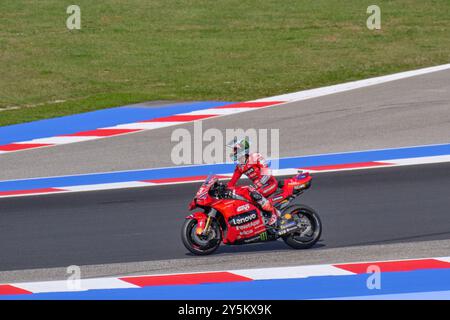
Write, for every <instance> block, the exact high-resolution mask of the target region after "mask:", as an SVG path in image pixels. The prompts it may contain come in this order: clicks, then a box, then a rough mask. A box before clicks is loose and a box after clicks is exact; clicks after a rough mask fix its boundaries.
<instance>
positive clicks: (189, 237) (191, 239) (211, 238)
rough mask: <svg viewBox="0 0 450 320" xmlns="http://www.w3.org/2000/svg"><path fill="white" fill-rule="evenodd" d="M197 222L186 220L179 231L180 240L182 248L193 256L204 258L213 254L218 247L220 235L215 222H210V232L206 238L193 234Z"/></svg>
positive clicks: (218, 227)
mask: <svg viewBox="0 0 450 320" xmlns="http://www.w3.org/2000/svg"><path fill="white" fill-rule="evenodd" d="M196 228H197V220H195V219H186V220H185V221H184V224H183V227H182V229H181V240H182V241H183V244H184V246H185V247H186V249H188V250H189V251H190V252H192V253H193V254H195V255H199V256H204V255H208V254H211V253H213V252H214V251H216V250H217V248H219V246H220V242H221V241H222V233H221V232H220V226H219V223H218V222H217V220H215V219H213V220H212V221H211V231H210V233H209V235H208V236H199V235H197V234H196V233H195V229H196Z"/></svg>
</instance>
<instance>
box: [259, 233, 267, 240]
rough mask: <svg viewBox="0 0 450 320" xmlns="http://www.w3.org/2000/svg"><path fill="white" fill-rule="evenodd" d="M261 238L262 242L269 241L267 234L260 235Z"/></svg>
mask: <svg viewBox="0 0 450 320" xmlns="http://www.w3.org/2000/svg"><path fill="white" fill-rule="evenodd" d="M259 238H260V239H261V241H266V240H267V232H265V231H264V232H263V233H261V234H260V235H259Z"/></svg>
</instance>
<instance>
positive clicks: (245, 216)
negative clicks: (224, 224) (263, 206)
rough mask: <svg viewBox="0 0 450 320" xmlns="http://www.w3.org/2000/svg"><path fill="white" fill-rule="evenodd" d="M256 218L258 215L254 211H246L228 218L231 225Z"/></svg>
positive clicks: (237, 224)
mask: <svg viewBox="0 0 450 320" xmlns="http://www.w3.org/2000/svg"><path fill="white" fill-rule="evenodd" d="M256 219H258V215H257V214H256V212H255V211H251V212H246V213H243V214H240V215H237V216H234V217H232V218H230V219H229V220H228V223H229V224H230V225H231V226H239V225H242V224H246V223H249V222H252V221H254V220H256Z"/></svg>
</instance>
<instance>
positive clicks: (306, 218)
mask: <svg viewBox="0 0 450 320" xmlns="http://www.w3.org/2000/svg"><path fill="white" fill-rule="evenodd" d="M311 180H312V177H311V176H310V175H309V173H303V172H301V171H299V173H298V174H297V175H296V176H294V177H292V178H289V179H285V180H284V181H280V182H279V184H278V190H277V191H276V192H275V193H274V194H273V195H272V196H271V197H270V198H269V201H271V202H272V204H273V205H274V206H275V207H276V208H277V209H278V210H279V211H280V212H281V217H280V218H279V222H278V223H277V224H276V225H275V226H269V225H267V222H268V220H269V219H270V213H267V212H264V211H262V210H260V209H259V208H258V207H257V206H255V205H254V204H253V202H252V200H251V198H250V196H249V192H248V190H245V189H246V188H247V189H248V188H250V186H236V187H234V188H233V189H231V190H230V189H227V188H226V185H225V184H224V183H221V182H219V179H218V178H217V177H216V176H208V178H206V180H205V181H204V182H203V184H202V185H201V186H200V189H199V190H198V191H197V194H196V195H195V197H194V199H193V200H192V202H191V203H190V205H189V210H194V209H195V208H199V209H201V210H202V211H198V212H195V213H193V214H191V215H189V216H188V217H186V220H185V222H184V224H183V227H182V232H181V238H182V241H183V244H184V246H185V247H186V248H187V249H188V250H189V251H190V252H192V253H194V254H196V255H208V254H211V253H213V252H214V251H215V250H217V248H218V247H219V246H220V244H221V243H222V242H223V243H224V244H227V245H238V244H249V243H256V242H265V241H274V240H277V239H279V238H282V239H283V241H284V242H285V243H286V244H287V245H289V246H290V247H292V248H294V249H307V248H310V247H312V246H313V245H314V244H315V243H316V242H317V241H318V240H319V239H320V235H321V233H322V223H321V221H320V218H319V216H318V214H317V213H316V212H315V211H314V210H313V209H312V208H310V207H308V206H305V205H301V204H295V205H291V202H292V201H293V200H294V199H295V198H296V197H298V196H299V195H300V194H302V193H303V192H304V191H305V190H306V189H308V188H309V187H310V186H311Z"/></svg>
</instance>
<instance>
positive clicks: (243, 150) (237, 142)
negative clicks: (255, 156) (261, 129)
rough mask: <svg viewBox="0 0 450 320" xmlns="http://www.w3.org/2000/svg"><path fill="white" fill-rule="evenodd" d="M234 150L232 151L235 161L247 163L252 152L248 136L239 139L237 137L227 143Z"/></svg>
mask: <svg viewBox="0 0 450 320" xmlns="http://www.w3.org/2000/svg"><path fill="white" fill-rule="evenodd" d="M227 147H229V148H231V149H232V150H233V151H232V152H231V153H230V157H231V160H233V161H234V162H239V163H245V162H246V161H247V158H248V154H249V152H250V142H249V141H248V139H247V138H244V139H237V138H236V137H235V138H234V139H233V140H232V141H230V142H229V143H228V144H227Z"/></svg>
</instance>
